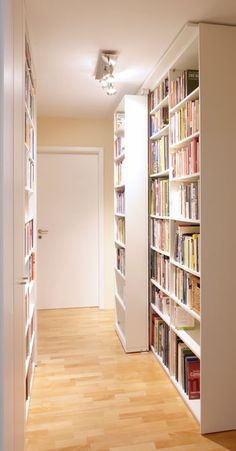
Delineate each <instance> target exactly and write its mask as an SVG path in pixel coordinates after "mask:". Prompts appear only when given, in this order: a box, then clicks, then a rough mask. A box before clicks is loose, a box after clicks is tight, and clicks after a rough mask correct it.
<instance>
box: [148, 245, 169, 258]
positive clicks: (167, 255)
mask: <svg viewBox="0 0 236 451" xmlns="http://www.w3.org/2000/svg"><path fill="white" fill-rule="evenodd" d="M150 248H151V249H152V250H153V251H155V252H158V254H162V255H166V257H169V256H170V253H169V252H167V251H163V250H162V249H159V248H157V247H155V246H152V245H151V246H150Z"/></svg>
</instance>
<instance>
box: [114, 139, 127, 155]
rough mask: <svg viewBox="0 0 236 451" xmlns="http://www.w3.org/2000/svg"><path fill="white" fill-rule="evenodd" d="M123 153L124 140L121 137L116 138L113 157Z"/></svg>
mask: <svg viewBox="0 0 236 451" xmlns="http://www.w3.org/2000/svg"><path fill="white" fill-rule="evenodd" d="M124 151H125V138H124V137H123V136H117V137H116V139H115V157H116V158H117V157H119V156H120V155H122V154H123V153H124Z"/></svg>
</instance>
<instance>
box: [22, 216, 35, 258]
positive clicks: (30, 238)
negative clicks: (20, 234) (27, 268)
mask: <svg viewBox="0 0 236 451" xmlns="http://www.w3.org/2000/svg"><path fill="white" fill-rule="evenodd" d="M24 241H25V257H27V256H28V255H29V254H30V252H31V251H32V249H33V247H34V220H33V219H32V220H31V221H29V222H27V223H26V224H25V240H24Z"/></svg>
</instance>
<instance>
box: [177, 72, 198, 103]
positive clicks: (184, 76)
mask: <svg viewBox="0 0 236 451" xmlns="http://www.w3.org/2000/svg"><path fill="white" fill-rule="evenodd" d="M198 86H199V71H198V70H193V69H189V70H185V71H183V72H182V73H181V74H180V75H179V76H178V77H177V78H176V79H175V80H172V81H171V83H170V103H171V108H173V107H174V106H175V105H177V104H178V103H179V102H181V101H182V100H184V98H185V97H187V96H188V95H189V94H190V93H191V92H192V91H194V90H195V89H196V88H197V87H198Z"/></svg>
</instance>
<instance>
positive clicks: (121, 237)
mask: <svg viewBox="0 0 236 451" xmlns="http://www.w3.org/2000/svg"><path fill="white" fill-rule="evenodd" d="M116 239H117V241H121V243H125V219H124V218H118V219H117V220H116Z"/></svg>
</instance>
